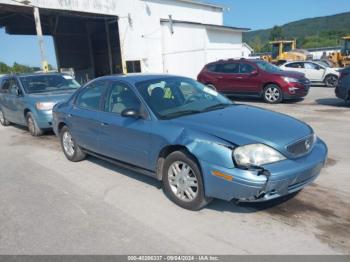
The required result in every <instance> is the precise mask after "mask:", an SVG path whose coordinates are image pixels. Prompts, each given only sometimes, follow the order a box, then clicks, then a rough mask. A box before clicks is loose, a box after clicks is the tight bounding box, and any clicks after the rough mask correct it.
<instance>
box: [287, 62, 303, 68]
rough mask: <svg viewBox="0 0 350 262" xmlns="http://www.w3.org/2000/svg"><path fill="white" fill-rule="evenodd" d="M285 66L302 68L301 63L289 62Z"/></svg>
mask: <svg viewBox="0 0 350 262" xmlns="http://www.w3.org/2000/svg"><path fill="white" fill-rule="evenodd" d="M286 67H290V68H304V66H303V64H302V63H290V64H287V65H286Z"/></svg>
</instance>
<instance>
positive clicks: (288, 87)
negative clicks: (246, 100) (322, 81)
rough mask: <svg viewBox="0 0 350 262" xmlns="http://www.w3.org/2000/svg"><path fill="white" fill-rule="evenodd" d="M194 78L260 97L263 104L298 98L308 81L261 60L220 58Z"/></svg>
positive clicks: (229, 92)
mask: <svg viewBox="0 0 350 262" xmlns="http://www.w3.org/2000/svg"><path fill="white" fill-rule="evenodd" d="M198 81H199V82H201V83H203V84H205V85H207V86H208V87H210V88H212V89H215V90H217V91H219V92H221V93H224V94H227V95H233V96H249V97H262V98H263V99H264V100H265V101H266V102H267V103H272V104H275V103H280V102H282V101H283V100H286V99H295V98H301V97H304V96H306V95H307V94H308V92H309V88H310V81H309V80H308V79H307V78H306V77H305V75H304V74H302V73H298V72H292V71H283V70H282V69H280V68H278V67H277V66H274V65H272V64H270V63H268V62H265V61H263V60H247V59H239V60H233V59H230V60H220V61H218V62H214V63H210V64H208V65H206V66H205V67H204V68H203V69H202V71H201V72H200V73H199V75H198Z"/></svg>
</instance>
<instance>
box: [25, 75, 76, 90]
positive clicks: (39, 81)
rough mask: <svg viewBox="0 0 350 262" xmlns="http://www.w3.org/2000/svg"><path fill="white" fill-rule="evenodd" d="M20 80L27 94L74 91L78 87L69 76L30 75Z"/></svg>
mask: <svg viewBox="0 0 350 262" xmlns="http://www.w3.org/2000/svg"><path fill="white" fill-rule="evenodd" d="M20 80H21V83H22V85H23V88H24V90H25V91H26V93H28V94H36V93H46V92H58V91H63V90H74V89H78V88H79V87H80V84H79V83H78V82H77V81H75V80H74V79H73V77H71V76H70V75H59V74H57V75H49V74H48V75H32V76H22V77H20Z"/></svg>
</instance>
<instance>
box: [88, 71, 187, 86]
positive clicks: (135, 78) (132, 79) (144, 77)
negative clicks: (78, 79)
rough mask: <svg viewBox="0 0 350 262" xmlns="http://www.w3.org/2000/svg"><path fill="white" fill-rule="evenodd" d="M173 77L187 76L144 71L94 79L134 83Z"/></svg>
mask: <svg viewBox="0 0 350 262" xmlns="http://www.w3.org/2000/svg"><path fill="white" fill-rule="evenodd" d="M173 77H182V78H188V77H184V76H178V75H170V74H146V73H131V74H125V75H123V74H120V75H109V76H101V77H99V78H96V79H95V80H106V79H108V80H119V81H125V82H128V83H131V84H135V83H138V82H142V81H149V80H155V79H164V78H173Z"/></svg>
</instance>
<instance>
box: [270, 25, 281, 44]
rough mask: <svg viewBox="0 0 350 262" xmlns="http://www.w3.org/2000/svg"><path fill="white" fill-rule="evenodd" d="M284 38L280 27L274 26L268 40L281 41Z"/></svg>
mask: <svg viewBox="0 0 350 262" xmlns="http://www.w3.org/2000/svg"><path fill="white" fill-rule="evenodd" d="M283 38H284V34H283V29H282V27H281V26H278V25H275V26H274V27H273V28H272V30H271V32H270V40H271V41H275V40H281V39H283Z"/></svg>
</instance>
